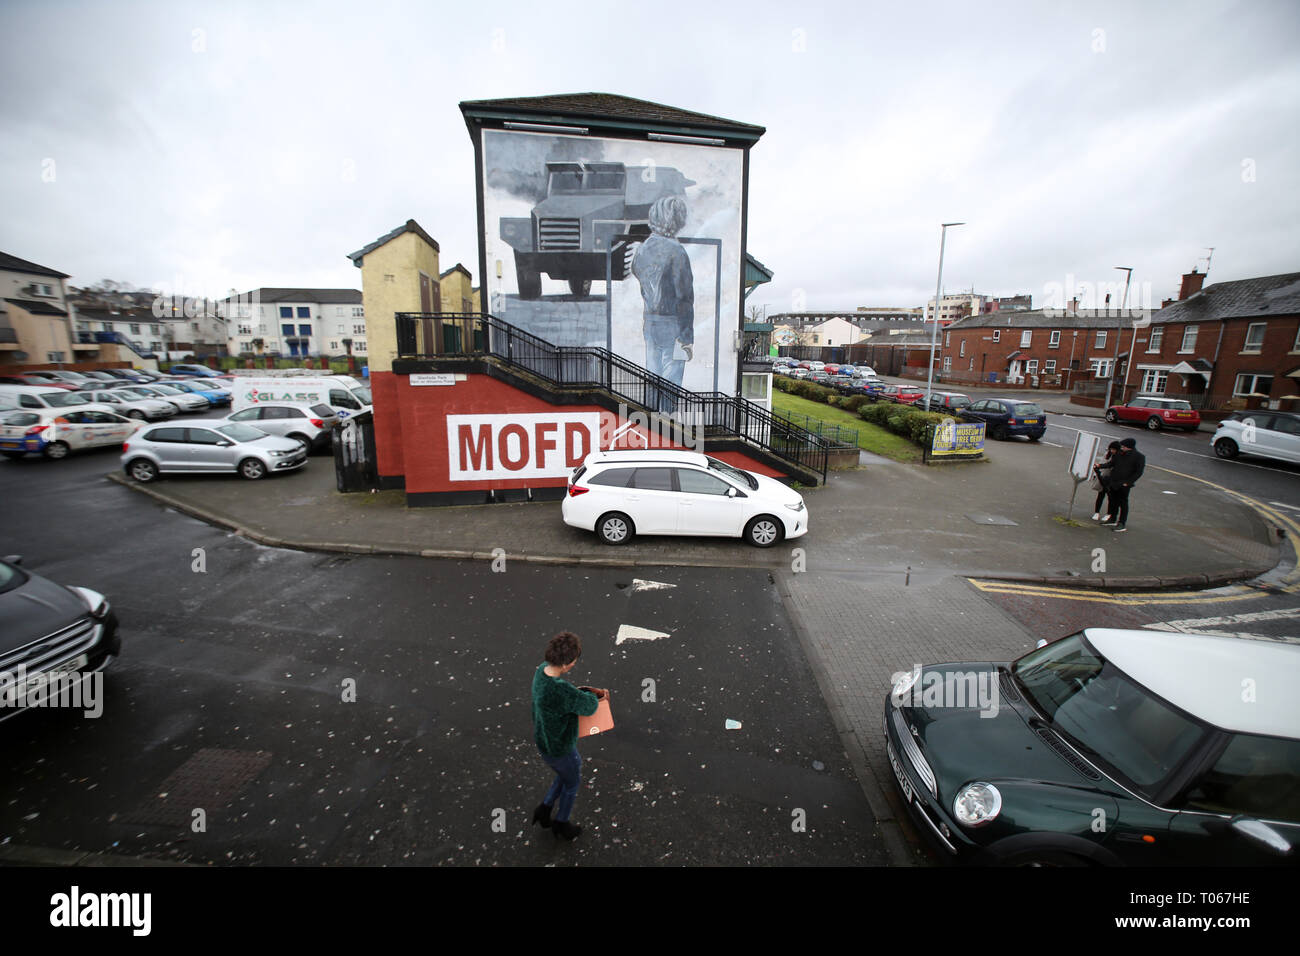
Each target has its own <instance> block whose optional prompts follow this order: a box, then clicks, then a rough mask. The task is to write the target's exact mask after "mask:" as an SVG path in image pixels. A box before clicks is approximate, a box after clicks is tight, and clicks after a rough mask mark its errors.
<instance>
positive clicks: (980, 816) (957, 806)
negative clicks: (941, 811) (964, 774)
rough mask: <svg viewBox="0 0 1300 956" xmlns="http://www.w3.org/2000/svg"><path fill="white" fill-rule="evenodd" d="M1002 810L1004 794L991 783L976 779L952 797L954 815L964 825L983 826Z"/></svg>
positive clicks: (994, 818)
mask: <svg viewBox="0 0 1300 956" xmlns="http://www.w3.org/2000/svg"><path fill="white" fill-rule="evenodd" d="M1001 812H1002V794H1000V793H998V788H997V787H995V786H993V784H991V783H984V782H982V781H979V780H977V781H975V782H974V783H968V784H966V786H964V787H962V788H961V789H960V790H958V791H957V796H955V797H953V799H952V815H953V817H954V818H955V819H956V820H957V822H958V823H960V824H961V825H962V826H964V827H982V826H984V825H985V824H989V823H992V822H993V821H994V820H996V819H997V817H998V814H999V813H1001Z"/></svg>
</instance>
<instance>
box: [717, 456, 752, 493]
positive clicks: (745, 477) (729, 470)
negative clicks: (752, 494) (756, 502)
mask: <svg viewBox="0 0 1300 956" xmlns="http://www.w3.org/2000/svg"><path fill="white" fill-rule="evenodd" d="M706 457H708V458H709V468H710V470H712V471H720V472H722V473H723V474H724V475H727V476H728V477H730V478H733V479H735V480H736V481H739V482H742V483H743V484H744V485H746V486H747V487H748V488H750V489H751V490H753V491H757V490H758V479H756V478H755V477H754V476H753V475H751V474H750V473H749V472H747V471H743V470H741V469H740V468H736V467H734V466H732V465H728V464H727V463H726V462H725V461H718V459H716V458H713V457H709V456H706Z"/></svg>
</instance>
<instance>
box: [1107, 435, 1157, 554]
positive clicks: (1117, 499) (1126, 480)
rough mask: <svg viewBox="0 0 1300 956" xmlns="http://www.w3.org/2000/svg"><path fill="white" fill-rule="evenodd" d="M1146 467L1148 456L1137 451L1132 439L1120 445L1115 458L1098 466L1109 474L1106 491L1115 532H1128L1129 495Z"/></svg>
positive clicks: (1125, 440) (1126, 439) (1135, 443)
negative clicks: (1113, 519)
mask: <svg viewBox="0 0 1300 956" xmlns="http://www.w3.org/2000/svg"><path fill="white" fill-rule="evenodd" d="M1146 467H1147V460H1146V456H1145V455H1143V454H1142V453H1141V452H1140V451H1138V450H1137V442H1136V441H1134V440H1133V439H1132V438H1125V439H1124V440H1123V441H1122V442H1120V443H1119V451H1117V452H1116V453H1115V455H1114V457H1112V458H1111V459H1110V461H1106V462H1102V463H1101V464H1100V465H1098V466H1097V468H1098V470H1100V471H1108V472H1109V474H1108V475H1107V476H1106V489H1107V491H1108V493H1109V495H1110V510H1111V514H1112V515H1114V517H1115V527H1114V530H1115V531H1127V530H1128V527H1127V524H1128V495H1129V492H1130V491H1132V490H1133V486H1134V485H1135V484H1137V480H1138V479H1139V478H1141V477H1142V472H1144V471H1145V470H1146ZM1102 523H1103V524H1108V523H1109V522H1102Z"/></svg>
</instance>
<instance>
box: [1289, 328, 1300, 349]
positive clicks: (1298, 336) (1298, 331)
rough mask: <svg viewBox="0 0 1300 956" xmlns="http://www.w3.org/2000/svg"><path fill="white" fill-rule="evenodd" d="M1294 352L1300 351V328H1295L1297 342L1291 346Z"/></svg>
mask: <svg viewBox="0 0 1300 956" xmlns="http://www.w3.org/2000/svg"><path fill="white" fill-rule="evenodd" d="M1291 351H1292V352H1300V329H1296V330H1295V342H1294V343H1293V344H1292V346H1291Z"/></svg>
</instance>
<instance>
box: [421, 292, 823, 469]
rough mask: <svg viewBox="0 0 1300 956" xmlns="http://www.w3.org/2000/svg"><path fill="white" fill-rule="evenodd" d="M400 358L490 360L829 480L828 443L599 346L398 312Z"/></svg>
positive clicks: (462, 315) (745, 403) (505, 325)
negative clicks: (740, 443) (748, 446)
mask: <svg viewBox="0 0 1300 956" xmlns="http://www.w3.org/2000/svg"><path fill="white" fill-rule="evenodd" d="M396 321H397V357H398V358H399V359H417V360H429V359H439V358H458V357H462V356H473V355H490V356H492V357H494V358H496V359H498V360H499V361H501V362H502V363H504V364H505V365H508V366H513V367H515V368H520V369H523V370H524V371H526V372H528V373H529V374H531V375H535V376H537V377H538V378H542V379H544V380H546V381H547V382H550V383H552V384H555V385H561V386H566V387H595V388H602V389H604V390H605V391H607V392H609V393H610V394H611V395H613V396H615V397H616V398H620V399H623V400H625V401H627V402H628V403H630V404H633V405H638V406H640V407H641V408H644V409H647V410H648V411H651V412H657V413H660V414H663V415H665V416H667V418H668V419H669V421H670V423H671V422H677V423H681V424H685V425H687V426H688V427H691V428H697V427H701V428H703V429H704V434H705V435H706V436H708V435H719V434H725V435H734V436H736V437H739V438H743V439H745V440H746V441H749V442H751V443H753V444H754V445H757V446H758V447H760V448H764V449H766V450H768V451H770V452H771V453H772V454H774V455H776V456H777V457H780V458H784V459H786V460H787V461H791V462H794V463H795V464H797V465H799V466H801V467H803V468H806V469H808V470H810V471H812V472H815V473H817V474H819V475H820V476H821V480H822V482H823V483H825V481H826V470H827V464H828V457H829V456H828V453H829V450H830V443H829V442H827V441H826V440H825V439H823V438H821V437H820V436H818V435H816V434H814V433H813V432H810V431H808V430H807V429H805V428H801V427H799V426H798V425H795V424H794V423H793V422H790V421H788V420H786V419H783V418H780V417H779V416H776V415H773V414H772V413H771V412H770V411H768V410H767V409H766V408H764V407H763V406H761V405H758V404H755V403H754V402H751V401H749V400H748V399H746V398H740V397H738V396H735V395H725V394H723V393H721V392H692V391H689V390H688V389H685V388H682V387H681V386H680V385H677V384H676V383H674V382H671V381H669V380H668V379H666V378H663V377H661V376H659V375H655V374H654V373H653V372H650V371H648V370H647V369H645V368H642V367H641V366H639V365H637V364H635V363H633V362H630V361H628V360H627V359H625V358H623V357H622V356H621V355H616V354H614V353H613V352H610V351H609V350H608V349H604V348H599V347H596V346H570V345H555V344H553V343H551V342H547V341H546V340H545V339H542V338H539V337H538V336H536V335H533V334H532V333H531V332H526V331H524V330H523V329H520V328H518V327H516V326H513V325H511V324H510V323H509V322H506V321H504V320H502V319H499V318H497V317H496V316H494V315H490V314H488V313H485V312H398V313H397V314H396Z"/></svg>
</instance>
